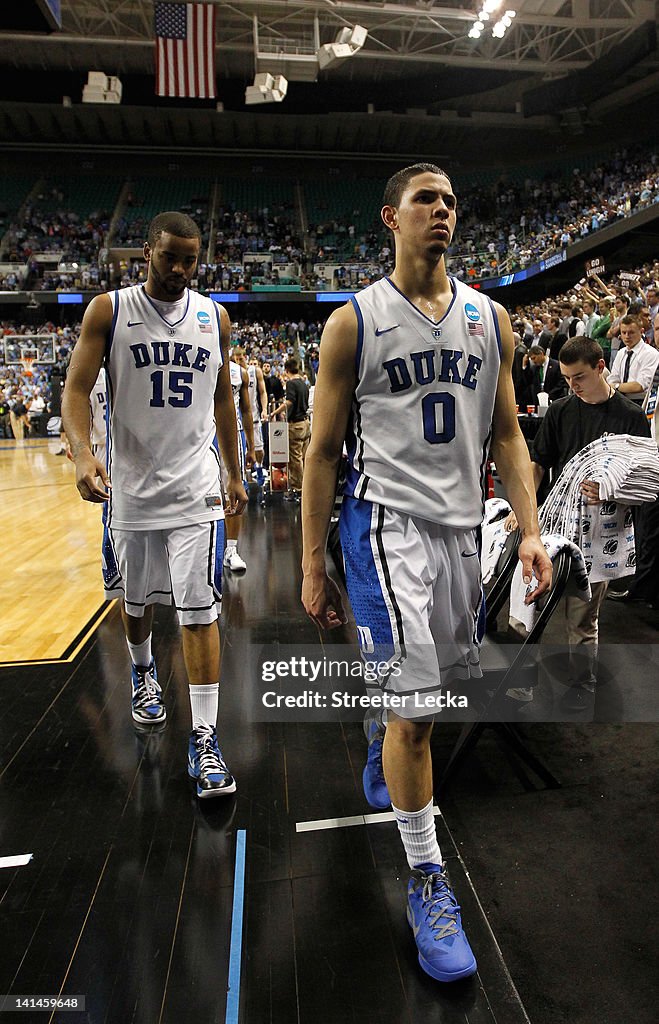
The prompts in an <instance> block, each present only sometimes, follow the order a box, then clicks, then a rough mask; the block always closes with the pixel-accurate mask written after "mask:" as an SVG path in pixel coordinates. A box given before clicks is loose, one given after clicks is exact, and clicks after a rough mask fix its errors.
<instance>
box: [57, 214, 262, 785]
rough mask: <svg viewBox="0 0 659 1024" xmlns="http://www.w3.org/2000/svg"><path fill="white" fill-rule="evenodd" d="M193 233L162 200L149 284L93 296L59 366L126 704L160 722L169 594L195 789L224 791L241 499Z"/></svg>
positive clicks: (138, 718)
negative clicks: (221, 716)
mask: <svg viewBox="0 0 659 1024" xmlns="http://www.w3.org/2000/svg"><path fill="white" fill-rule="evenodd" d="M200 244H201V236H200V232H199V228H198V227H197V225H196V224H195V222H194V221H193V220H191V218H190V217H188V216H186V215H184V214H181V213H176V212H173V213H161V214H159V215H158V216H157V217H155V218H154V220H153V221H152V222H151V224H150V226H149V230H148V240H147V242H146V243H145V245H144V258H145V260H146V261H147V268H148V271H147V280H146V283H145V284H144V285H137V286H134V287H131V288H124V289H121V290H119V291H115V292H110V293H108V294H106V295H99V296H97V297H96V298H94V299H93V300H92V302H91V303H90V305H89V307H88V309H87V311H86V313H85V316H84V319H83V324H82V331H81V335H80V340H79V341H78V343H77V345H76V347H75V350H74V353H73V357H72V359H71V366H70V369H69V374H68V378H67V383H66V388H65V392H64V399H63V415H64V422H65V423H66V432H67V436H68V438H69V441H70V445H71V453H72V456H73V459H74V462H75V465H76V485H77V487H78V490H79V492H80V495H81V496H82V498H83V499H84V500H85V501H91V502H103V503H105V505H106V507H105V509H104V513H105V516H104V519H105V531H104V539H103V576H104V584H105V593H106V597H108V598H113V597H119V598H121V599H122V600H123V606H122V619H123V623H124V628H125V631H126V638H127V642H128V649H129V652H130V656H131V661H132V716H133V719H134V721H135V722H136V723H137V725H138V726H144V727H147V728H154V727H158V726H160V727H162V726H163V725H164V723H165V720H166V710H165V705H164V703H163V699H162V690H161V687H160V685H159V683H158V676H157V672H156V664H155V660H154V658H153V655H152V652H151V623H152V619H153V605H154V604H155V603H158V604H171V603H172V602H173V603H174V605H175V606H176V609H177V612H178V617H179V622H180V624H181V633H182V637H183V655H184V661H185V667H186V670H187V674H188V680H189V684H190V704H191V709H192V733H191V735H190V743H189V750H188V773H189V775H190V776H191V777H192V778H194V779H195V781H196V786H197V795H198V796H199V797H202V798H206V797H214V796H219V795H223V794H226V793H233V792H234V791H235V788H236V784H235V780H234V778H233V776H232V775H231V773H230V771H229V769H228V768H227V766H226V764H225V762H224V760H223V758H222V755H221V752H220V749H219V746H218V741H217V733H216V721H217V712H218V700H219V677H220V637H219V631H218V626H217V615H218V613H217V602H219V600H220V599H221V578H222V554H223V547H224V513H225V510H224V508H223V503H222V497H221V486H220V467H219V458H218V453H217V450H216V448H215V438H216V435H217V439H218V441H219V444H220V448H221V451H222V455H223V458H224V461H225V463H226V466H227V470H228V480H227V486H226V500H227V507H226V513H227V515H237V514H240V513H241V512H242V511H243V509H244V507H245V504H246V500H247V496H246V494H245V491H244V488H243V484H242V480H241V477H240V470H239V467H238V450H237V434H236V416H235V410H234V405H233V398H232V394H231V385H230V382H229V357H228V348H229V336H230V324H229V317H228V315H227V313H226V310H225V309H223V307H222V306H218V305H217V304H216V303H215V302H213V301H212V300H211V299H208V298H205V297H203V296H201V295H199V294H197V293H196V292H192V291H190V290H189V289H188V284H189V282H190V280H191V278H192V277H193V275H194V273H195V269H196V265H197V258H198V254H199V247H200ZM102 363H104V364H105V370H106V378H107V400H108V407H109V416H108V419H109V433H108V456H107V471H106V466H105V463H104V462H103V463H101V462H100V461H99V460H98V459H97V458H95V456H94V455H93V453H92V451H91V448H90V437H89V394H90V391H91V389H92V386H93V385H94V382H95V380H96V378H97V376H98V372H99V369H100V367H101V364H102Z"/></svg>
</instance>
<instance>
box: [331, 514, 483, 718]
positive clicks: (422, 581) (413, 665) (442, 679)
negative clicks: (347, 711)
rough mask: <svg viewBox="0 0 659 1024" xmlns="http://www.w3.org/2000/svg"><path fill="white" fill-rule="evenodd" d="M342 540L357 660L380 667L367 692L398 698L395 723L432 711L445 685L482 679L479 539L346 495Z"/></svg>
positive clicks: (471, 533)
mask: <svg viewBox="0 0 659 1024" xmlns="http://www.w3.org/2000/svg"><path fill="white" fill-rule="evenodd" d="M340 532H341V545H342V548H343V556H344V561H345V569H346V579H347V586H348V596H349V597H350V604H351V605H352V610H353V613H354V616H355V621H356V624H357V633H358V636H359V644H360V650H361V654H362V658H363V660H364V661H365V662H366V661H368V662H369V663H370V664H371V665H374V664H377V665H378V666H380V667H379V670H378V673H377V675H376V676H375V677H371V678H368V677H367V676H365V678H366V685H367V692H370V693H375V692H377V691H378V690H379V692H380V693H381V694H396V695H397V696H398V697H404V698H405V699H404V701H403V702H402V706H401V704H400V703H399V702H398V701H396V703H395V705H394V703H393V702H392V704H391V705H389V706H391V709H392V710H393V711H395V713H396V714H397V715H399V716H400V717H401V718H422V717H423V718H427V717H428V716H429V715H434V714H436V713H438V711H439V710H440V706H439V702H438V699H437V698H438V695H439V691H440V690H442V689H443V688H444V689H446V688H447V687H448V685H449V684H450V682H451V680H454V679H469V678H470V677H479V676H481V675H482V672H481V669H480V665H479V647H480V641H481V639H482V635H483V630H484V624H485V603H484V600H483V590H482V586H481V571H480V557H479V555H480V543H479V541H480V531H479V530H464V531H463V530H454V529H452V528H450V527H446V526H440V525H439V524H438V523H432V522H428V521H427V520H425V519H419V518H417V517H413V516H408V515H405V514H404V513H400V512H396V511H393V510H392V509H388V508H385V507H384V506H383V505H376V504H375V503H374V502H370V501H360V500H359V499H357V498H350V497H345V498H344V499H343V505H342V508H341V519H340ZM383 666H386V669H385V668H384V667H383Z"/></svg>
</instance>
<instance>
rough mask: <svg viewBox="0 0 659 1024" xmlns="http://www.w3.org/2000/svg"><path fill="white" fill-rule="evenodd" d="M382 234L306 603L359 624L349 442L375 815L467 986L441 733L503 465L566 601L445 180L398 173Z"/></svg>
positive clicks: (310, 537)
mask: <svg viewBox="0 0 659 1024" xmlns="http://www.w3.org/2000/svg"><path fill="white" fill-rule="evenodd" d="M382 219H383V221H384V223H385V225H386V226H387V227H388V228H389V229H390V231H391V232H392V234H393V236H394V238H395V245H396V262H395V269H394V271H393V273H392V275H391V277H390V278H384V279H383V280H381V281H378V282H377V283H375V284H373V285H371V286H370V287H368V288H366V289H364V291H362V292H360V293H358V294H357V295H356V296H355V297H354V299H353V300H352V302H351V303H349V304H347V305H346V306H343V307H342V308H340V309H338V310H336V311H335V312H334V313H333V314H332V315H331V317H330V318H329V320H328V322H327V325H326V327H325V330H324V332H323V340H322V345H321V349H320V351H321V358H320V369H319V375H318V379H317V382H316V391H315V396H314V397H315V402H314V433H313V438H312V441H311V447H310V448H309V452H308V454H307V461H306V470H305V474H304V485H303V498H302V514H303V539H304V546H303V573H304V581H303V586H302V601H303V604H304V607H305V609H306V611H307V613H308V614H309V615H310V617H311V618H312V619H313V621H314V622H315V623H316V624H317V625H318V626H320V627H321V628H323V629H331V628H334V627H335V626H338V625H340V624H341V623H343V622H346V615H345V612H344V609H343V607H342V602H341V596H340V593H339V591H338V588H337V587H336V585H335V584H334V583H333V582H332V581H331V580H330V578H329V576H328V574H327V570H326V567H325V544H326V538H327V530H328V525H329V521H330V515H331V511H332V507H333V504H334V496H335V493H334V492H335V486H336V479H337V470H338V464H339V458H340V456H341V451H342V448H343V443H344V440H345V441H346V444H347V449H348V457H349V470H348V479H347V485H346V492H345V496H344V499H343V507H342V513H341V540H342V548H343V554H344V558H345V566H346V576H347V584H348V594H349V597H350V602H351V605H352V609H353V612H354V615H355V620H356V623H357V631H358V635H359V639H360V646H361V649H362V654H363V655H364V656H366V657H368V659H370V660H371V661H373V662H378V661H383V662H385V663H386V671H383V672H380V674H379V675H378V676H377V678H376V680H375V682H374V683H373V684H370V685H372V687H373V689H371V690H370V691H369V692H373V690H375V692H376V693H377V695H378V696H379V697H380V700H381V701H382V698H383V697H387V698H388V697H391V698H393V697H396V698H397V701H395V702H390V710H388V713H387V714H388V718H387V727H386V730H384V729H383V727H382V725H381V721H378V720H377V719H376V718H375V717H371V718H370V720H368V733H367V735H368V738H369V740H370V746H369V757H368V762H367V767H366V770H365V773H364V783H365V787H364V788H365V792H366V795H367V798H368V799H369V801H370V802H371V803H372V804H373V805H374V806H378V807H385V806H388V805H389V802H391V804H392V806H393V810H394V813H395V815H396V819H397V821H398V828H399V831H400V835H401V838H402V841H403V845H404V848H405V852H406V855H407V859H408V863H409V865H410V869H411V878H410V881H409V885H408V921H409V923H410V925H411V927H412V929H413V932H414V937H415V941H416V943H417V947H418V951H419V962H420V964H421V966H422V968H423V969H424V970H425V971H426V972H427V973H428V974H430V975H431V976H432V977H434V978H436V979H438V980H440V981H452V980H455V979H459V978H465V977H468V976H469V975H471V974H473V973H474V972H475V971H476V960H475V957H474V955H473V953H472V951H471V948H470V946H469V943H468V941H467V938H466V936H465V934H464V931H463V930H462V923H461V919H460V908H459V906H458V904H457V901H456V899H455V896H454V894H453V892H452V890H451V887H450V882H449V880H448V877H447V875H446V871H445V866H444V862H443V857H442V854H441V851H440V849H439V846H438V842H437V834H436V829H435V821H434V816H433V798H432V764H431V754H430V734H431V730H432V718H431V717H430V716H431V715H432V713H433V711H434V710H436V708H437V703H436V698H437V697H438V695H439V691H440V688H441V687H442V686H446V684H447V683H448V682H450V680H451V678H456V677H459V678H468V677H469V676H470V675H478V674H480V669H479V667H478V643H479V639H480V636H479V627H480V624H481V623H482V621H483V620H484V616H483V611H484V609H483V606H482V590H481V581H480V566H479V557H478V546H479V542H478V528H479V526H480V523H481V520H482V515H483V494H482V482H483V475H484V469H485V461H486V458H487V454H488V451H489V449H490V448H491V450H492V453H493V455H494V458H495V459H496V463H497V468H498V470H499V473H500V474H501V479H502V480H503V482H504V484H505V486H506V490H507V494H508V497H509V499H510V501H511V504H512V505H513V507H514V508H515V510H516V511H517V513H518V519H519V523H520V527H521V529H522V535H523V540H522V542H521V544H520V549H519V555H520V559H521V561H522V563H523V572H524V576H525V578H526V579H527V581H529V582H530V578H531V574H532V573H533V572H535V574H536V576H537V577H538V579H539V581H540V582H539V586H538V589H537V591H536V595H537V593H538V591H539V592H540V594H542V593H544V592H545V591H546V590H547V588H548V586H549V584H550V580H551V563H550V561H549V558H548V557H547V555H546V553H545V549H544V547H543V545H542V543H541V541H540V534H539V530H538V522H537V511H536V503H535V489H534V486H533V478H532V474H531V467H530V462H529V456H528V452H527V448H526V442H525V441H524V438H523V437H522V434H521V432H520V430H519V427H518V424H517V416H516V411H515V398H514V392H513V387H512V379H511V364H512V356H513V350H514V344H513V337H512V329H511V326H510V320H509V318H508V315H507V314H506V312H505V310H504V309H503V308H502V307H501V306H498V305H495V304H493V303H491V302H490V301H489V300H488V299H487V298H486V297H484V296H483V295H481V294H480V293H479V292H477V291H474V290H472V289H471V288H468V287H467V286H466V285H463V284H461V283H460V282H458V281H456V280H454V279H451V278H449V277H448V275H447V272H446V268H445V263H444V257H445V253H446V250H447V248H448V246H449V245H450V242H451V238H452V236H453V232H454V229H455V221H456V199H455V196H454V194H453V191H452V188H451V182H450V181H449V179H448V177H447V175H446V174H445V173H444V171H441V170H440V169H439V168H438V167H436V166H435V165H433V164H416V165H414V166H412V167H408V168H405V169H404V170H402V171H399V172H398V173H397V174H395V175H394V176H393V177H392V178H391V179H390V180H389V182H388V183H387V187H386V189H385V195H384V206H383V209H382ZM536 595H534V596H536ZM433 698H434V699H435V703H434V706H433ZM394 708H395V710H394Z"/></svg>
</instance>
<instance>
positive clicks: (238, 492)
mask: <svg viewBox="0 0 659 1024" xmlns="http://www.w3.org/2000/svg"><path fill="white" fill-rule="evenodd" d="M226 499H227V500H226V503H225V505H224V514H225V515H227V516H240V515H242V514H243V512H244V511H245V508H246V506H247V493H246V491H245V488H244V486H243V482H242V480H241V479H240V477H238V476H230V477H229V483H228V484H227V493H226Z"/></svg>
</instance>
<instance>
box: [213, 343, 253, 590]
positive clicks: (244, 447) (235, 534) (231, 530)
mask: <svg viewBox="0 0 659 1024" xmlns="http://www.w3.org/2000/svg"><path fill="white" fill-rule="evenodd" d="M234 356H235V352H234V350H232V352H231V362H230V363H229V373H230V378H231V393H232V395H233V404H234V407H235V410H236V427H237V432H238V433H237V436H238V461H239V464H240V472H241V479H242V481H243V486H244V487H245V488H246V487H247V469H248V467H249V466H253V465H254V431H253V427H252V410H251V406H250V404H249V380H248V378H247V371H246V370H244V369H243V368H242V366H240V365H239V363H238V362H237V360H236V359H235V358H234ZM220 470H221V474H222V485H223V486H224V485H225V483H226V481H225V475H226V469H225V466H224V462H223V461H222V459H220ZM241 527H242V519H241V518H240V517H239V516H233V518H231V519H227V546H226V548H225V550H224V567H225V569H230V570H231V572H238V573H243V572H245V570H246V569H247V563H246V562H245V559H244V558H242V557H241V556H240V555H239V554H238V540H239V538H240V530H241Z"/></svg>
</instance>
